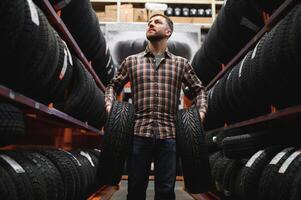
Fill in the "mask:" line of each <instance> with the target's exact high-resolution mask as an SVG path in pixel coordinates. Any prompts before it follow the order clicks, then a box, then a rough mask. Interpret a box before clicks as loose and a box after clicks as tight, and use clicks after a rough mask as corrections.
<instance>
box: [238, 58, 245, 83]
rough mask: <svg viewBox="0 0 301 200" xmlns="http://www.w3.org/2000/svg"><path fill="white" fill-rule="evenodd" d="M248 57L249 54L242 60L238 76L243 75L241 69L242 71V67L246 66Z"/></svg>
mask: <svg viewBox="0 0 301 200" xmlns="http://www.w3.org/2000/svg"><path fill="white" fill-rule="evenodd" d="M246 58H247V55H246V56H245V57H244V59H243V60H242V61H241V64H240V67H239V71H238V78H240V77H241V71H242V67H243V66H244V63H245V60H246Z"/></svg>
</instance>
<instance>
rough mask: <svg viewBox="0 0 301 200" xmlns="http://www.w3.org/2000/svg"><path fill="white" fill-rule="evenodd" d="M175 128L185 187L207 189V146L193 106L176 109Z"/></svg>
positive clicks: (208, 169) (198, 189) (200, 191)
mask: <svg viewBox="0 0 301 200" xmlns="http://www.w3.org/2000/svg"><path fill="white" fill-rule="evenodd" d="M176 130H177V136H176V141H177V148H178V151H179V155H180V156H181V161H182V170H183V175H184V184H185V189H186V190H187V191H188V192H190V193H202V192H206V191H208V190H209V189H210V187H211V170H210V165H209V157H208V148H207V143H206V139H205V133H204V130H203V127H202V125H201V123H200V118H199V113H198V111H197V109H196V107H195V106H193V107H191V108H188V109H182V110H179V111H178V114H177V122H176Z"/></svg>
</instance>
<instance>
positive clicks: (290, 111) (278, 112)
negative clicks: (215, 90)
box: [206, 0, 301, 133]
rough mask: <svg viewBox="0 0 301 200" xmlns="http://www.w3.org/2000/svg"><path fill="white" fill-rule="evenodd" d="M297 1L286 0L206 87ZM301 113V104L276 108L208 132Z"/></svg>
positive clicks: (252, 124) (275, 119) (223, 72)
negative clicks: (267, 112)
mask: <svg viewBox="0 0 301 200" xmlns="http://www.w3.org/2000/svg"><path fill="white" fill-rule="evenodd" d="M297 2H298V0H286V1H285V2H283V4H282V5H281V6H280V7H279V8H278V9H277V10H276V11H275V12H274V13H273V14H272V15H271V16H270V17H269V19H268V20H267V21H266V24H265V26H264V27H263V28H262V29H261V30H260V31H259V32H258V33H257V34H256V35H255V36H254V37H253V38H252V40H251V41H249V42H248V43H247V44H246V45H245V46H244V47H243V48H242V49H241V50H240V51H239V52H238V54H236V56H234V57H233V59H232V60H231V61H230V62H229V63H228V64H227V65H226V66H225V67H224V69H223V70H222V71H220V72H219V73H218V74H217V75H216V76H215V77H214V78H213V79H212V81H211V82H210V83H209V84H208V85H207V87H206V89H207V90H209V89H210V88H211V87H212V86H213V85H214V84H215V83H216V82H217V81H218V80H219V79H220V78H221V77H222V76H223V75H224V74H225V73H226V71H228V70H230V69H231V68H232V67H233V66H234V65H233V64H234V63H236V62H237V61H239V60H240V59H241V58H242V57H243V56H244V55H245V54H246V53H247V52H248V51H249V50H250V48H252V47H254V46H255V44H256V43H257V42H258V41H259V39H260V38H261V37H262V36H263V35H264V34H265V33H266V32H269V31H270V30H271V29H272V28H273V27H274V25H275V24H277V23H278V22H279V21H280V20H281V19H282V17H283V16H285V15H286V14H287V13H288V12H289V11H290V9H291V8H292V7H293V6H294V5H295V4H296V3H297ZM299 115H301V105H298V106H292V107H289V108H286V109H282V110H276V111H273V112H271V113H269V114H266V115H262V116H259V117H255V118H252V119H249V120H245V121H242V122H238V123H235V124H231V125H227V126H225V127H220V128H217V129H214V130H209V131H208V133H216V132H223V131H227V130H231V129H234V128H241V127H247V126H248V127H250V126H257V125H260V124H263V123H266V122H271V121H277V120H283V119H286V118H287V117H289V116H292V117H298V116H299Z"/></svg>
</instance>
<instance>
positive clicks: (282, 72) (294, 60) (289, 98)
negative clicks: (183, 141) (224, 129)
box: [205, 4, 301, 130]
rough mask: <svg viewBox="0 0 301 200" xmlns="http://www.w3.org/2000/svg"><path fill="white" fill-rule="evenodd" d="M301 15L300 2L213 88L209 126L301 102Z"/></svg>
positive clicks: (247, 117) (207, 127)
mask: <svg viewBox="0 0 301 200" xmlns="http://www.w3.org/2000/svg"><path fill="white" fill-rule="evenodd" d="M300 19H301V5H300V4H297V5H296V6H295V7H294V8H293V9H292V10H291V11H290V12H289V13H288V14H287V15H286V16H285V17H284V18H283V19H282V20H281V21H280V22H279V23H278V24H277V25H276V26H275V27H274V28H273V29H272V30H271V31H270V32H269V33H266V34H265V35H264V36H263V37H262V38H261V39H260V40H259V42H258V43H257V45H256V46H255V47H254V49H252V50H250V51H249V52H248V53H247V54H246V55H245V57H244V58H243V59H242V60H241V61H240V62H239V63H238V64H236V65H235V66H234V67H233V68H232V69H231V71H230V72H228V74H225V75H224V76H223V77H222V78H221V80H220V81H219V82H217V83H216V84H215V85H214V86H213V87H212V88H211V89H210V90H209V92H208V115H207V116H208V117H207V118H206V121H205V127H206V129H207V130H208V129H213V128H218V127H221V126H222V125H223V124H224V123H230V124H231V123H235V122H239V121H243V120H246V119H250V118H252V117H256V116H259V115H262V114H266V113H269V112H270V106H271V105H273V106H275V107H276V108H278V109H283V108H286V107H289V106H294V105H298V104H300V103H301V95H300V93H299V92H296V91H298V87H299V77H298V75H299V74H300V73H301V70H300V68H299V67H298V66H300V60H299V58H298V55H299V52H300V41H301V39H300V36H299V35H300V31H301V29H300V25H299V23H298V21H299V20H300ZM284 66H285V67H284ZM221 85H224V86H221ZM220 88H222V89H220ZM220 90H221V91H220ZM219 96H220V97H219ZM219 99H222V101H219ZM224 113H227V115H225V114H224Z"/></svg>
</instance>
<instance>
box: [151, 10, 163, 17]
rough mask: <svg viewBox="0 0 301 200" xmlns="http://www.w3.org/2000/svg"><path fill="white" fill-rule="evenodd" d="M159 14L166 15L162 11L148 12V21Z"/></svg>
mask: <svg viewBox="0 0 301 200" xmlns="http://www.w3.org/2000/svg"><path fill="white" fill-rule="evenodd" d="M157 13H159V14H162V15H164V11H162V10H148V19H149V18H150V17H151V16H153V15H154V14H157Z"/></svg>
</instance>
